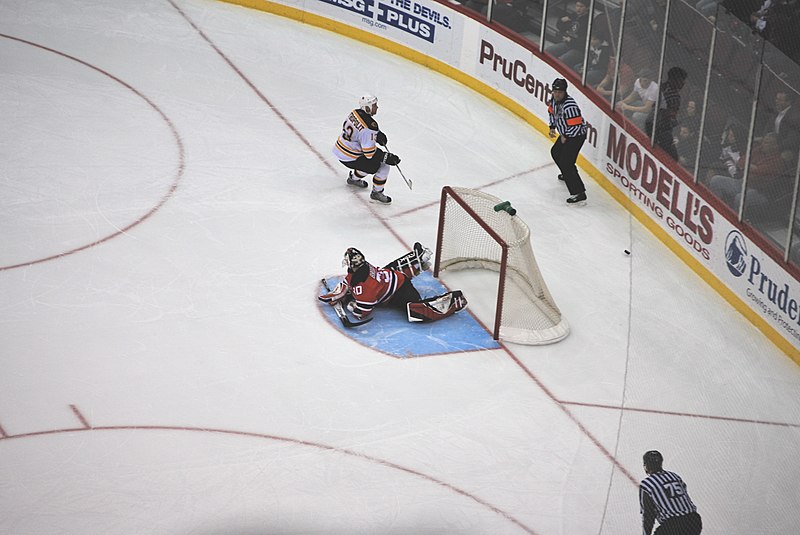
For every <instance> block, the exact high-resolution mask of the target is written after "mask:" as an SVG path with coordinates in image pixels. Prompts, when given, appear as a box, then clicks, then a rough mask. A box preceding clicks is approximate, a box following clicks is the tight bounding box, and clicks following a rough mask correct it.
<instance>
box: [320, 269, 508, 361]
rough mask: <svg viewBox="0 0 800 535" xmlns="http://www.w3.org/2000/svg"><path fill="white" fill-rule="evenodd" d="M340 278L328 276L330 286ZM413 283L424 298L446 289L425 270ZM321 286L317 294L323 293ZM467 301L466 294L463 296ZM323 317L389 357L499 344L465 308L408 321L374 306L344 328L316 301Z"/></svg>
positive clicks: (413, 355)
mask: <svg viewBox="0 0 800 535" xmlns="http://www.w3.org/2000/svg"><path fill="white" fill-rule="evenodd" d="M340 279H341V277H331V278H330V279H328V284H329V285H330V286H331V288H332V287H333V286H334V285H336V284H337V283H338V282H339V280H340ZM414 286H415V287H416V288H417V290H418V291H419V293H420V295H421V296H422V297H423V299H424V298H428V297H433V296H436V295H440V294H443V293H445V292H447V289H446V288H445V287H444V286H443V285H442V284H441V283H440V282H439V281H438V280H436V279H435V278H433V275H431V274H430V273H429V272H427V271H425V272H423V273H421V274H419V275H418V276H416V277H414ZM324 292H325V289H324V288H323V289H322V290H321V291H320V293H324ZM465 297H466V298H467V301H469V296H468V295H467V296H465ZM320 306H322V308H323V313H324V314H325V317H326V318H327V319H328V321H330V323H331V324H332V325H334V326H335V327H336V328H337V329H339V330H340V331H341V332H343V333H344V334H346V335H347V336H349V337H351V338H353V339H354V340H355V341H357V342H359V343H361V344H363V345H365V346H367V347H371V348H373V349H375V350H377V351H381V352H383V353H386V354H388V355H390V356H393V357H399V358H408V357H421V356H426V355H437V354H442V353H461V352H467V351H482V350H486V349H497V348H499V347H500V344H498V343H497V341H496V340H494V339H493V338H492V335H491V333H489V332H487V331H486V329H485V328H484V327H483V326H481V324H480V323H478V322H477V321H476V320H475V318H473V317H472V315H471V314H469V306H468V307H467V310H463V311H461V312H458V313H456V314H454V315H452V316H450V317H449V318H445V319H443V320H440V321H434V322H430V323H410V322H409V321H408V317H407V316H406V315H405V314H404V313H403V312H402V311H400V310H396V309H391V308H377V309H375V311H374V312H373V313H372V316H373V317H374V319H373V320H372V321H370V322H369V323H366V324H364V325H362V326H360V327H354V328H351V329H347V328H345V327H344V326H343V325H342V323H341V322H340V321H339V318H338V317H337V316H336V312H335V311H334V310H333V307H331V306H328V305H325V304H322V303H320Z"/></svg>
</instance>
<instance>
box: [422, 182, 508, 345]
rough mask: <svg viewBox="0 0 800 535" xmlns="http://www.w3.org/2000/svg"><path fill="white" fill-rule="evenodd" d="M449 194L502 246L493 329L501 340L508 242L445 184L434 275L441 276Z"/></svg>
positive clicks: (437, 236)
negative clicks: (446, 206) (445, 217)
mask: <svg viewBox="0 0 800 535" xmlns="http://www.w3.org/2000/svg"><path fill="white" fill-rule="evenodd" d="M448 196H449V197H450V198H451V199H453V200H454V201H455V202H457V203H458V205H459V206H461V208H463V209H464V211H465V212H466V213H467V214H469V216H470V217H471V218H472V219H473V220H474V221H475V222H476V223H478V224H479V225H480V227H481V228H482V229H483V230H485V231H486V233H487V234H489V236H491V237H492V239H493V240H495V241H496V242H497V243H498V244H499V245H500V248H501V251H502V252H501V254H500V269H499V272H500V281H499V282H498V284H497V305H496V306H495V313H494V330H493V331H492V338H494V339H495V340H500V322H501V320H502V319H503V301H504V299H503V295H504V292H505V285H506V268H507V267H508V243H506V241H505V240H504V239H503V238H502V237H501V236H500V235H499V234H498V233H497V232H496V231H495V230H494V229H493V228H492V227H490V226H489V225H488V224H487V223H486V221H484V220H483V219H482V218H481V217H480V215H478V213H477V212H476V211H475V210H473V209H472V207H471V206H470V205H468V204H467V203H466V202H465V201H464V199H462V198H461V196H460V195H458V194H457V193H456V192H455V191H454V190H453V188H451V187H450V186H445V187H443V188H442V195H441V199H440V201H439V228H438V230H437V233H436V257H435V260H434V264H433V276H434V277H437V278H438V277H439V265H440V261H441V258H442V246H443V241H442V240H443V238H444V215H445V205H446V203H447V198H448Z"/></svg>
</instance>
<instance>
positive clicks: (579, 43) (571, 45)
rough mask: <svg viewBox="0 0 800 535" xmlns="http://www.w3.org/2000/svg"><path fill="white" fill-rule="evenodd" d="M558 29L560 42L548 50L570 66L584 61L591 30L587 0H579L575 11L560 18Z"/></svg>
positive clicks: (557, 23) (547, 50) (557, 24)
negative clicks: (587, 38)
mask: <svg viewBox="0 0 800 535" xmlns="http://www.w3.org/2000/svg"><path fill="white" fill-rule="evenodd" d="M556 29H557V30H558V35H559V42H558V43H556V44H554V45H552V46H551V47H549V48H547V49H546V52H547V53H548V54H550V55H551V56H555V57H557V58H558V59H560V60H561V61H562V62H563V63H565V64H567V65H570V66H572V65H575V64H576V63H578V62H580V61H582V60H583V54H584V51H585V47H586V34H587V33H588V31H589V5H588V4H587V3H586V1H585V0H577V1H576V2H575V13H574V14H567V15H564V16H563V17H561V18H560V19H558V22H556Z"/></svg>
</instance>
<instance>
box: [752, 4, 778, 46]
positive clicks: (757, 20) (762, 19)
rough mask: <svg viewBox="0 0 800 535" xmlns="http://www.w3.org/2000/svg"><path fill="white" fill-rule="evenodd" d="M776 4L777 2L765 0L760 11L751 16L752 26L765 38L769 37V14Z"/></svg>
mask: <svg viewBox="0 0 800 535" xmlns="http://www.w3.org/2000/svg"><path fill="white" fill-rule="evenodd" d="M775 3H776V0H763V1H762V2H761V6H760V7H759V8H758V10H756V11H754V12H753V13H751V14H750V25H751V26H752V27H753V29H754V30H755V31H757V32H758V33H760V34H761V35H762V36H764V37H765V38H766V37H767V35H768V34H767V22H769V12H770V10H771V9H772V8H773V7H774V4H775Z"/></svg>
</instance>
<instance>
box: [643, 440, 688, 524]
mask: <svg viewBox="0 0 800 535" xmlns="http://www.w3.org/2000/svg"><path fill="white" fill-rule="evenodd" d="M643 459H644V471H645V472H647V477H646V478H645V479H643V480H642V482H641V484H640V485H639V505H640V507H641V511H642V533H643V534H644V535H650V533H651V532H652V530H653V524H655V520H656V519H658V524H659V526H658V528H656V531H655V535H699V533H700V532H701V531H703V520H702V519H701V518H700V515H699V514H698V513H697V507H695V505H694V503H692V499H691V498H689V493H688V492H686V483H684V482H683V480H682V479H681V477H680V476H679V475H678V474H676V473H674V472H668V471H666V470H664V469H663V468H662V467H661V465H662V464H663V462H664V458H663V457H662V456H661V453H660V452H658V451H656V450H651V451H648V452H647V453H645V454H644V457H643Z"/></svg>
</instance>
